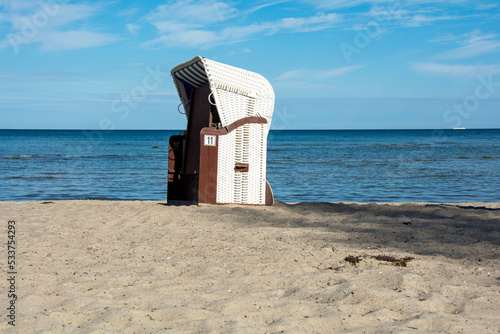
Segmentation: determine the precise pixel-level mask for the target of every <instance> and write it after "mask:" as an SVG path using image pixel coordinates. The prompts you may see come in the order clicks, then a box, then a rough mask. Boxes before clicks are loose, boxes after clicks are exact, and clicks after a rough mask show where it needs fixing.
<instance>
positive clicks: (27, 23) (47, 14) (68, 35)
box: [0, 0, 119, 53]
mask: <svg viewBox="0 0 500 334" xmlns="http://www.w3.org/2000/svg"><path fill="white" fill-rule="evenodd" d="M0 5H1V6H2V7H3V8H4V13H2V15H1V17H0V20H2V21H3V22H8V23H10V32H9V33H7V35H6V38H5V39H4V40H3V41H0V48H5V47H8V46H12V47H13V48H14V50H15V52H16V53H17V52H18V51H19V48H20V47H21V46H22V45H27V44H32V43H38V44H41V47H40V50H42V51H61V50H70V49H78V48H87V47H95V46H99V45H104V44H108V43H111V42H114V41H117V40H118V39H119V36H117V35H114V34H109V33H102V32H99V31H94V30H88V29H87V28H83V27H85V26H87V25H88V24H87V23H88V22H89V20H91V19H93V18H94V17H95V16H97V15H98V14H99V13H100V12H101V10H102V8H101V6H99V5H92V6H91V5H85V4H69V3H60V2H57V1H54V2H50V1H49V2H43V3H42V2H39V1H27V0H3V1H2V2H0ZM78 26H82V28H78Z"/></svg>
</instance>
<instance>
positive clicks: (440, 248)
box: [0, 200, 500, 333]
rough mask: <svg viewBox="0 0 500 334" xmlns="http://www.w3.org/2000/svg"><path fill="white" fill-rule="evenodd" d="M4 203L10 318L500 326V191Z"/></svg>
mask: <svg viewBox="0 0 500 334" xmlns="http://www.w3.org/2000/svg"><path fill="white" fill-rule="evenodd" d="M0 217H1V221H2V224H4V228H3V229H2V230H3V231H4V235H3V237H2V238H3V241H2V244H3V245H4V246H3V251H2V252H3V254H4V255H3V256H4V258H3V260H2V265H1V266H0V267H1V268H0V271H1V273H2V276H1V277H2V278H1V281H2V282H3V283H2V284H1V285H0V286H1V287H2V289H1V291H2V292H1V295H0V308H1V309H3V310H4V311H3V312H2V313H1V314H6V313H7V312H8V311H7V310H6V309H7V307H9V305H10V304H9V302H10V299H9V298H8V289H9V286H8V284H9V282H8V278H9V277H10V275H9V274H8V273H7V271H8V268H7V247H6V242H7V240H8V239H7V238H8V235H7V224H8V221H10V220H14V221H15V226H16V236H15V241H16V254H15V256H16V267H15V270H16V274H15V290H16V295H17V300H16V301H15V312H16V313H15V325H16V326H15V327H12V326H11V325H9V324H8V321H9V319H8V318H7V317H6V316H2V319H1V321H0V332H12V333H15V332H16V333H156V332H166V333H341V332H342V333H346V332H347V333H416V332H419V333H422V332H424V333H500V311H499V310H500V256H499V255H500V203H461V204H424V203H404V204H362V203H297V204H285V203H281V202H278V203H276V204H275V205H274V206H273V207H247V206H235V205H227V206H195V205H192V206H173V205H167V203H166V202H154V201H146V202H141V201H128V202H119V201H113V202H112V201H84V200H82V201H58V202H49V203H44V202H0ZM411 258H413V259H411ZM391 259H392V260H393V261H395V262H389V261H386V260H391ZM404 265H406V266H404Z"/></svg>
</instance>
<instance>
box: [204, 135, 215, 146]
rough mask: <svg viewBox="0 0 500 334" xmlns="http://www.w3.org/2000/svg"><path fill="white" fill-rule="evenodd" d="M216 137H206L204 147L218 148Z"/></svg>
mask: <svg viewBox="0 0 500 334" xmlns="http://www.w3.org/2000/svg"><path fill="white" fill-rule="evenodd" d="M216 138H217V137H216V136H212V135H205V138H204V139H203V145H205V146H216V141H217V140H216Z"/></svg>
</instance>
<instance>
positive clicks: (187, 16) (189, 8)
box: [146, 0, 238, 24]
mask: <svg viewBox="0 0 500 334" xmlns="http://www.w3.org/2000/svg"><path fill="white" fill-rule="evenodd" d="M237 13H238V10H237V9H236V8H235V7H232V6H231V5H229V4H228V3H225V2H219V1H215V0H202V1H194V0H180V1H176V2H171V3H170V4H167V5H160V6H158V7H157V8H156V9H155V10H153V11H152V12H151V13H149V14H148V15H147V16H146V19H147V20H149V21H151V22H159V21H164V20H172V19H175V20H176V21H178V22H187V23H198V24H201V23H215V22H223V21H226V20H228V19H229V18H232V17H234V16H235V15H236V14H237Z"/></svg>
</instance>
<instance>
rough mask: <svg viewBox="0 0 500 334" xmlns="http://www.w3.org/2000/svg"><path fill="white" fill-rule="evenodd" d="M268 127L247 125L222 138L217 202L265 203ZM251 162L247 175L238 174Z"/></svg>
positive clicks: (245, 173) (220, 139) (243, 173)
mask: <svg viewBox="0 0 500 334" xmlns="http://www.w3.org/2000/svg"><path fill="white" fill-rule="evenodd" d="M266 138H267V127H266V126H265V125H264V124H245V125H243V126H241V127H239V128H237V129H236V130H234V131H232V132H231V133H229V134H227V135H223V136H220V137H219V155H218V162H219V163H218V169H217V203H242V204H265V180H266V149H267V143H266V140H265V139H266ZM236 163H248V164H249V168H248V172H239V171H235V164H236Z"/></svg>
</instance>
